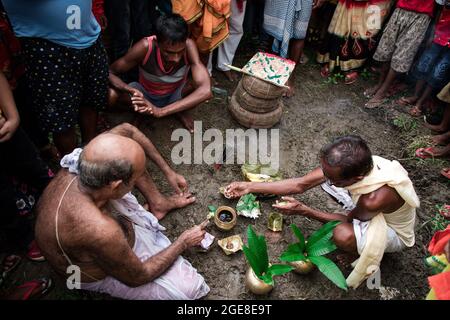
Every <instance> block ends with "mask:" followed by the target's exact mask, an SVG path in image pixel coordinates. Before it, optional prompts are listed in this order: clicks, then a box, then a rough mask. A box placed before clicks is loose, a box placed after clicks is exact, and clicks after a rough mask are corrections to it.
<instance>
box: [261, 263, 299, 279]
mask: <svg viewBox="0 0 450 320" xmlns="http://www.w3.org/2000/svg"><path fill="white" fill-rule="evenodd" d="M292 270H294V267H292V266H288V265H286V264H273V265H271V266H270V267H269V270H268V271H267V272H269V273H270V274H271V275H272V276H282V275H283V274H285V273H288V272H290V271H292Z"/></svg>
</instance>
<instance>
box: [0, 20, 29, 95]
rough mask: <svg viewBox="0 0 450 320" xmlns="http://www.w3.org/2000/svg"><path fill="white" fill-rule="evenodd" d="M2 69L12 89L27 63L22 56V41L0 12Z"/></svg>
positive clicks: (0, 69)
mask: <svg viewBox="0 0 450 320" xmlns="http://www.w3.org/2000/svg"><path fill="white" fill-rule="evenodd" d="M0 71H1V72H3V73H4V74H5V77H6V79H7V80H8V82H9V85H10V86H11V88H12V89H15V88H16V86H17V80H18V79H19V78H20V76H22V75H23V74H24V73H25V65H24V64H23V63H22V60H21V56H20V42H19V40H18V39H17V38H16V36H15V35H14V32H13V31H12V28H11V26H10V25H9V23H8V20H6V17H4V16H3V15H2V14H1V13H0Z"/></svg>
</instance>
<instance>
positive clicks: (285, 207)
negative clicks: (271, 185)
mask: <svg viewBox="0 0 450 320" xmlns="http://www.w3.org/2000/svg"><path fill="white" fill-rule="evenodd" d="M281 200H283V201H282V202H279V201H278V200H277V201H276V202H275V203H274V204H273V205H272V207H274V208H276V209H278V210H280V211H281V213H283V214H286V215H302V216H307V215H308V213H309V210H311V209H310V208H309V207H308V206H306V205H305V204H303V203H301V202H300V201H298V200H296V199H294V198H292V197H281Z"/></svg>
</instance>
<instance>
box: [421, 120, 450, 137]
mask: <svg viewBox="0 0 450 320" xmlns="http://www.w3.org/2000/svg"><path fill="white" fill-rule="evenodd" d="M425 127H427V128H428V129H430V130H432V131H434V132H438V133H445V132H447V130H448V128H443V127H442V126H441V125H434V124H429V123H428V122H426V121H425ZM443 135H444V134H443Z"/></svg>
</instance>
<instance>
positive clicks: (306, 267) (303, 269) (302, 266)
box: [289, 260, 314, 274]
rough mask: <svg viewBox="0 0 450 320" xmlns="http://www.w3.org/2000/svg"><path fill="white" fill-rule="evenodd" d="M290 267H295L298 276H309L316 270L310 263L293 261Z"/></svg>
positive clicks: (307, 261)
mask: <svg viewBox="0 0 450 320" xmlns="http://www.w3.org/2000/svg"><path fill="white" fill-rule="evenodd" d="M289 265H291V266H293V267H294V268H295V269H294V272H295V273H298V274H308V273H310V272H311V271H312V270H313V269H314V264H313V263H312V262H311V261H309V260H306V261H292V262H289Z"/></svg>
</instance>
